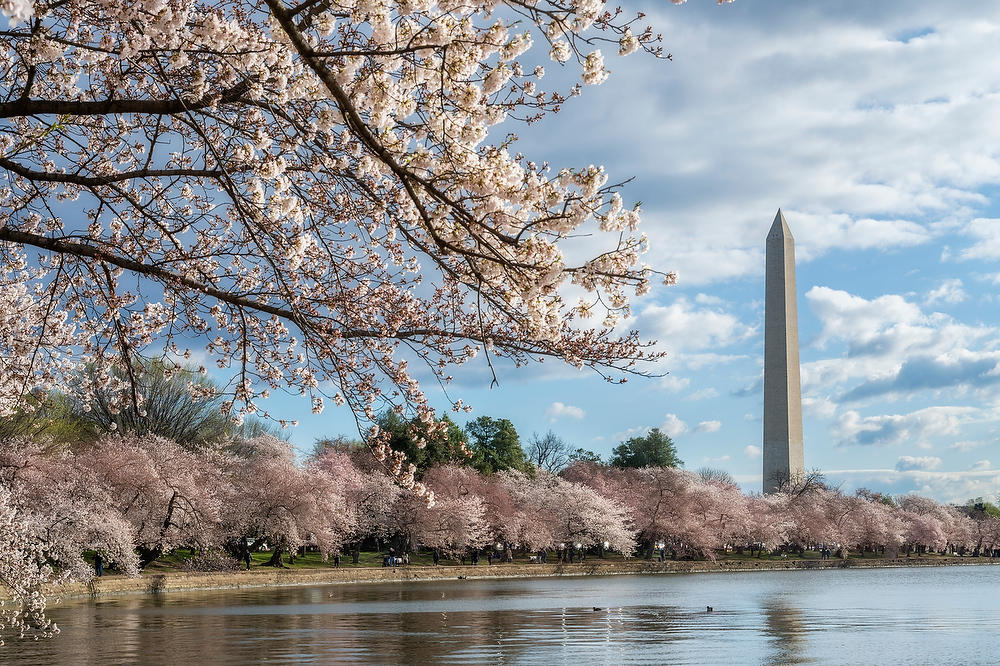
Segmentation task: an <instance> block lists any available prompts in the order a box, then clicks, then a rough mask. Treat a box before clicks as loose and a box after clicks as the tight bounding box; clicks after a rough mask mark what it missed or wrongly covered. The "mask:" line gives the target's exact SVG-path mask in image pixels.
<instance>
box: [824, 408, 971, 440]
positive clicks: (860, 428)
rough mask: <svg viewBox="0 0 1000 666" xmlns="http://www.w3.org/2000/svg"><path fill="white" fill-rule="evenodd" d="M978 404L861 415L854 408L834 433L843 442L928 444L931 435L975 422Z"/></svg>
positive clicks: (844, 414) (941, 433)
mask: <svg viewBox="0 0 1000 666" xmlns="http://www.w3.org/2000/svg"><path fill="white" fill-rule="evenodd" d="M978 413H979V410H978V409H977V408H975V407H962V406H952V407H948V406H935V407H927V408H924V409H920V410H917V411H915V412H910V413H909V414H881V415H876V416H861V414H859V413H858V412H856V411H854V410H848V411H846V412H844V413H843V414H841V415H840V416H839V417H838V419H837V421H836V422H835V423H834V427H833V436H834V439H835V440H836V442H837V443H838V444H840V445H851V444H860V445H888V444H900V443H903V442H908V443H911V444H915V445H920V444H922V443H923V444H926V440H927V439H928V438H931V437H937V436H942V435H954V434H955V433H957V432H958V431H959V429H960V427H961V426H962V425H963V424H966V423H969V422H970V421H972V420H973V419H974V418H975V417H976V416H977V414H978Z"/></svg>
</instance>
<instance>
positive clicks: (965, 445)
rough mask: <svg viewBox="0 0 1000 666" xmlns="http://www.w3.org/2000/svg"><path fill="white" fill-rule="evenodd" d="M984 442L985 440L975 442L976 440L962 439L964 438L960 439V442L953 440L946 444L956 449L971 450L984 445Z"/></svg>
mask: <svg viewBox="0 0 1000 666" xmlns="http://www.w3.org/2000/svg"><path fill="white" fill-rule="evenodd" d="M986 444H987V442H977V441H972V440H968V439H964V440H962V441H960V442H955V443H953V444H950V445H948V448H949V449H954V450H956V451H963V452H967V451H971V450H973V449H978V448H980V447H983V446H986Z"/></svg>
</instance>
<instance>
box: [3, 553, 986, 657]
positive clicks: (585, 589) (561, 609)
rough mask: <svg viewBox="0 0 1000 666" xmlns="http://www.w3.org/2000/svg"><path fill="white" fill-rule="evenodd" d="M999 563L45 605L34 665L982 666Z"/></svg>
mask: <svg viewBox="0 0 1000 666" xmlns="http://www.w3.org/2000/svg"><path fill="white" fill-rule="evenodd" d="M998 589H1000V567H993V566H980V567H941V568H913V569H866V570H851V569H848V570H837V571H788V572H759V573H739V574H693V575H684V574H681V575H673V576H628V577H625V576H614V577H589V578H545V579H517V580H450V581H426V582H410V583H392V584H368V585H333V586H311V587H292V588H281V589H255V590H241V591H225V592H187V593H171V594H169V595H161V596H146V597H121V598H110V599H99V600H96V601H89V602H75V603H70V604H67V605H65V606H62V607H56V608H53V609H52V612H51V615H52V617H53V618H54V619H55V620H56V621H57V622H58V623H59V625H60V627H61V629H62V634H61V635H60V636H58V637H57V638H56V639H54V640H52V641H47V642H39V643H20V642H17V641H13V642H11V643H9V644H8V646H7V647H5V648H0V649H2V650H4V653H3V654H2V655H0V656H2V658H3V659H2V660H3V661H4V662H5V663H13V664H33V665H34V664H45V663H74V664H80V663H93V664H111V663H137V664H175V663H213V664H237V663H274V664H292V663H331V662H358V661H365V662H378V663H402V662H407V663H414V662H418V663H419V662H424V663H426V662H438V663H470V662H473V663H481V662H487V661H490V662H503V663H568V662H573V663H579V662H587V663H621V662H630V663H647V662H659V663H670V664H706V663H741V664H821V663H823V664H829V663H849V662H855V663H887V662H890V661H893V662H897V663H908V664H924V663H934V664H989V663H996V659H997V658H996V655H995V643H994V637H993V635H994V633H995V632H994V629H995V628H996V627H997V626H1000V595H998V594H997V590H998ZM707 606H712V607H713V609H714V610H713V611H712V612H707V610H706V607H707Z"/></svg>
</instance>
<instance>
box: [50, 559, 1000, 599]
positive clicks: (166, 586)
mask: <svg viewBox="0 0 1000 666" xmlns="http://www.w3.org/2000/svg"><path fill="white" fill-rule="evenodd" d="M988 564H1000V559H990V558H986V557H975V558H974V557H909V558H906V557H901V558H897V559H870V560H862V559H857V560H854V559H852V560H839V559H831V560H798V559H792V558H789V559H787V560H719V561H717V562H710V561H698V562H690V561H667V562H655V561H646V560H629V561H613V562H610V561H606V560H600V559H596V558H595V559H592V560H587V561H585V562H583V563H577V564H494V565H479V566H436V567H434V566H401V567H397V568H395V569H393V568H379V567H375V568H371V567H361V568H353V567H342V568H339V569H334V568H329V569H325V568H324V569H296V570H287V569H271V568H266V567H255V568H254V569H253V570H252V571H236V572H231V573H184V572H169V573H145V574H144V575H143V576H142V577H141V578H124V577H121V576H105V577H103V578H95V579H94V580H93V581H91V582H90V583H71V584H69V585H64V586H62V587H60V588H57V589H53V590H51V591H50V592H51V594H52V595H53V596H58V597H59V598H61V599H62V600H64V601H66V600H70V599H74V598H87V597H96V596H100V597H104V596H113V595H123V594H162V593H169V592H177V591H184V590H227V589H245V588H257V587H283V586H289V585H329V584H347V583H386V582H398V581H414V580H455V579H470V580H471V579H478V578H532V577H548V576H612V575H636V574H646V575H648V574H672V573H703V572H726V571H731V572H737V571H784V570H796V569H840V568H882V567H912V566H950V565H988Z"/></svg>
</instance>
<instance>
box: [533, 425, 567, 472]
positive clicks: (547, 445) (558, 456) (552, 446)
mask: <svg viewBox="0 0 1000 666" xmlns="http://www.w3.org/2000/svg"><path fill="white" fill-rule="evenodd" d="M571 452H572V449H571V448H570V445H569V444H567V443H566V440H564V439H563V438H562V437H560V436H559V435H557V434H555V433H554V432H552V431H551V430H549V431H548V432H547V433H545V434H544V435H542V436H539V435H538V433H531V439H529V440H528V459H529V460H530V461H531V464H532V465H534V466H535V467H538V468H540V469H544V470H545V471H547V472H551V473H552V474H555V473H557V472H559V471H560V470H561V469H562V468H563V467H565V466H566V465H568V464H569V462H570V453H571Z"/></svg>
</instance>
